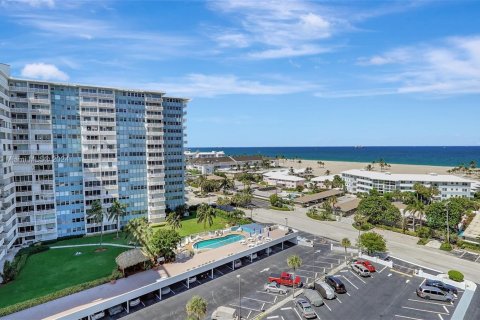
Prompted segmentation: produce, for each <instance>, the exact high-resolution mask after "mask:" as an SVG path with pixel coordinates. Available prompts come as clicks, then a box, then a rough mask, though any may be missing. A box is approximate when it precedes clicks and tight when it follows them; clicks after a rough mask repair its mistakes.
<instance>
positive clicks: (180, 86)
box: [143, 73, 317, 97]
mask: <svg viewBox="0 0 480 320" xmlns="http://www.w3.org/2000/svg"><path fill="white" fill-rule="evenodd" d="M272 78H275V77H272ZM143 86H144V87H145V86H146V87H147V88H149V89H156V90H162V91H166V92H168V94H169V95H179V96H188V97H215V96H221V95H231V94H244V95H281V94H291V93H297V92H306V91H311V90H313V89H315V88H317V86H316V85H312V84H310V83H306V82H302V81H288V80H283V79H276V80H275V81H274V82H271V83H265V82H262V81H259V80H251V79H240V78H238V77H237V76H235V75H224V74H220V75H206V74H198V73H195V74H188V75H187V76H185V77H182V78H180V79H169V81H168V82H162V83H149V84H146V85H143Z"/></svg>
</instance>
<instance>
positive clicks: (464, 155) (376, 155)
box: [188, 146, 480, 166]
mask: <svg viewBox="0 0 480 320" xmlns="http://www.w3.org/2000/svg"><path fill="white" fill-rule="evenodd" d="M188 149H189V150H191V151H197V150H198V151H212V150H215V151H219V150H223V151H225V153H226V154H227V155H256V154H259V155H263V156H268V157H276V156H284V157H286V158H288V159H293V158H299V159H305V160H324V161H349V162H372V161H374V160H379V159H383V160H385V161H386V162H387V163H392V164H393V163H397V164H414V165H415V164H416V165H432V166H458V165H459V164H466V165H468V164H470V162H471V161H476V163H477V165H478V166H480V146H475V147H238V148H237V147H226V148H188Z"/></svg>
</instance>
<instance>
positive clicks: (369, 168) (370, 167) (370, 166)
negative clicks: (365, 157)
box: [365, 164, 373, 171]
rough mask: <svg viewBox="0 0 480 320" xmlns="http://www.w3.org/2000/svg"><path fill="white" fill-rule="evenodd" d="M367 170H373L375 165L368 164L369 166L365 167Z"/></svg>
mask: <svg viewBox="0 0 480 320" xmlns="http://www.w3.org/2000/svg"><path fill="white" fill-rule="evenodd" d="M365 170H367V171H372V170H373V166H372V165H371V164H367V166H366V167H365Z"/></svg>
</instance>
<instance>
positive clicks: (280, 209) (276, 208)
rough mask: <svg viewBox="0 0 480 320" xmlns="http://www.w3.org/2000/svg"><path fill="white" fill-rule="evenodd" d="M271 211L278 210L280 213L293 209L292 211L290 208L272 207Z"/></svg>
mask: <svg viewBox="0 0 480 320" xmlns="http://www.w3.org/2000/svg"><path fill="white" fill-rule="evenodd" d="M270 209H273V210H278V211H292V209H290V208H289V207H274V206H270Z"/></svg>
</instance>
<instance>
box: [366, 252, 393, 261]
mask: <svg viewBox="0 0 480 320" xmlns="http://www.w3.org/2000/svg"><path fill="white" fill-rule="evenodd" d="M370 256H371V257H377V258H378V259H380V260H383V261H390V256H389V255H388V253H386V252H374V253H372V254H370Z"/></svg>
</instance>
